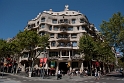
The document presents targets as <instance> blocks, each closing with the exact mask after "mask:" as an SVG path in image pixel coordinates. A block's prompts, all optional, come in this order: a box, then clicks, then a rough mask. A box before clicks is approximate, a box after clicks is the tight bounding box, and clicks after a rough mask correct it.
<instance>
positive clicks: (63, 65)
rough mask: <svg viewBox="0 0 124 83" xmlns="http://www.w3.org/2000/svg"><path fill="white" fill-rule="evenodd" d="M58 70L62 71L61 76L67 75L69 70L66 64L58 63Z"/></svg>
mask: <svg viewBox="0 0 124 83" xmlns="http://www.w3.org/2000/svg"><path fill="white" fill-rule="evenodd" d="M59 70H60V71H62V74H67V71H68V70H69V68H68V67H67V62H60V63H59Z"/></svg>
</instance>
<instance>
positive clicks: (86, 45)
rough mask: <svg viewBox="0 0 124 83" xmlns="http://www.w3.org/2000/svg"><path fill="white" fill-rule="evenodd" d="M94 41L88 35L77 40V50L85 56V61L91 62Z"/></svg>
mask: <svg viewBox="0 0 124 83" xmlns="http://www.w3.org/2000/svg"><path fill="white" fill-rule="evenodd" d="M94 47H95V44H94V40H93V38H92V37H91V36H89V35H84V36H82V37H81V38H80V40H79V50H80V51H81V52H83V53H84V54H85V57H84V58H85V60H91V59H92V58H93V54H94V52H95V51H94Z"/></svg>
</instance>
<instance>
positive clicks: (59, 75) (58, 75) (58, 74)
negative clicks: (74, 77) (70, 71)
mask: <svg viewBox="0 0 124 83" xmlns="http://www.w3.org/2000/svg"><path fill="white" fill-rule="evenodd" d="M59 78H60V79H61V78H62V75H61V71H60V70H59V71H58V73H57V80H58V79H59Z"/></svg>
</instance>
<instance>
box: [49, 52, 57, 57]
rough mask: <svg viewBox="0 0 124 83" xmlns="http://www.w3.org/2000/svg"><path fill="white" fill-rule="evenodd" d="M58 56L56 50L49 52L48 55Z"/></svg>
mask: <svg viewBox="0 0 124 83" xmlns="http://www.w3.org/2000/svg"><path fill="white" fill-rule="evenodd" d="M52 56H58V52H49V57H52Z"/></svg>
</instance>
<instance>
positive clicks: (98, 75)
mask: <svg viewBox="0 0 124 83" xmlns="http://www.w3.org/2000/svg"><path fill="white" fill-rule="evenodd" d="M99 79H100V72H99V71H97V70H95V80H99Z"/></svg>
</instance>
